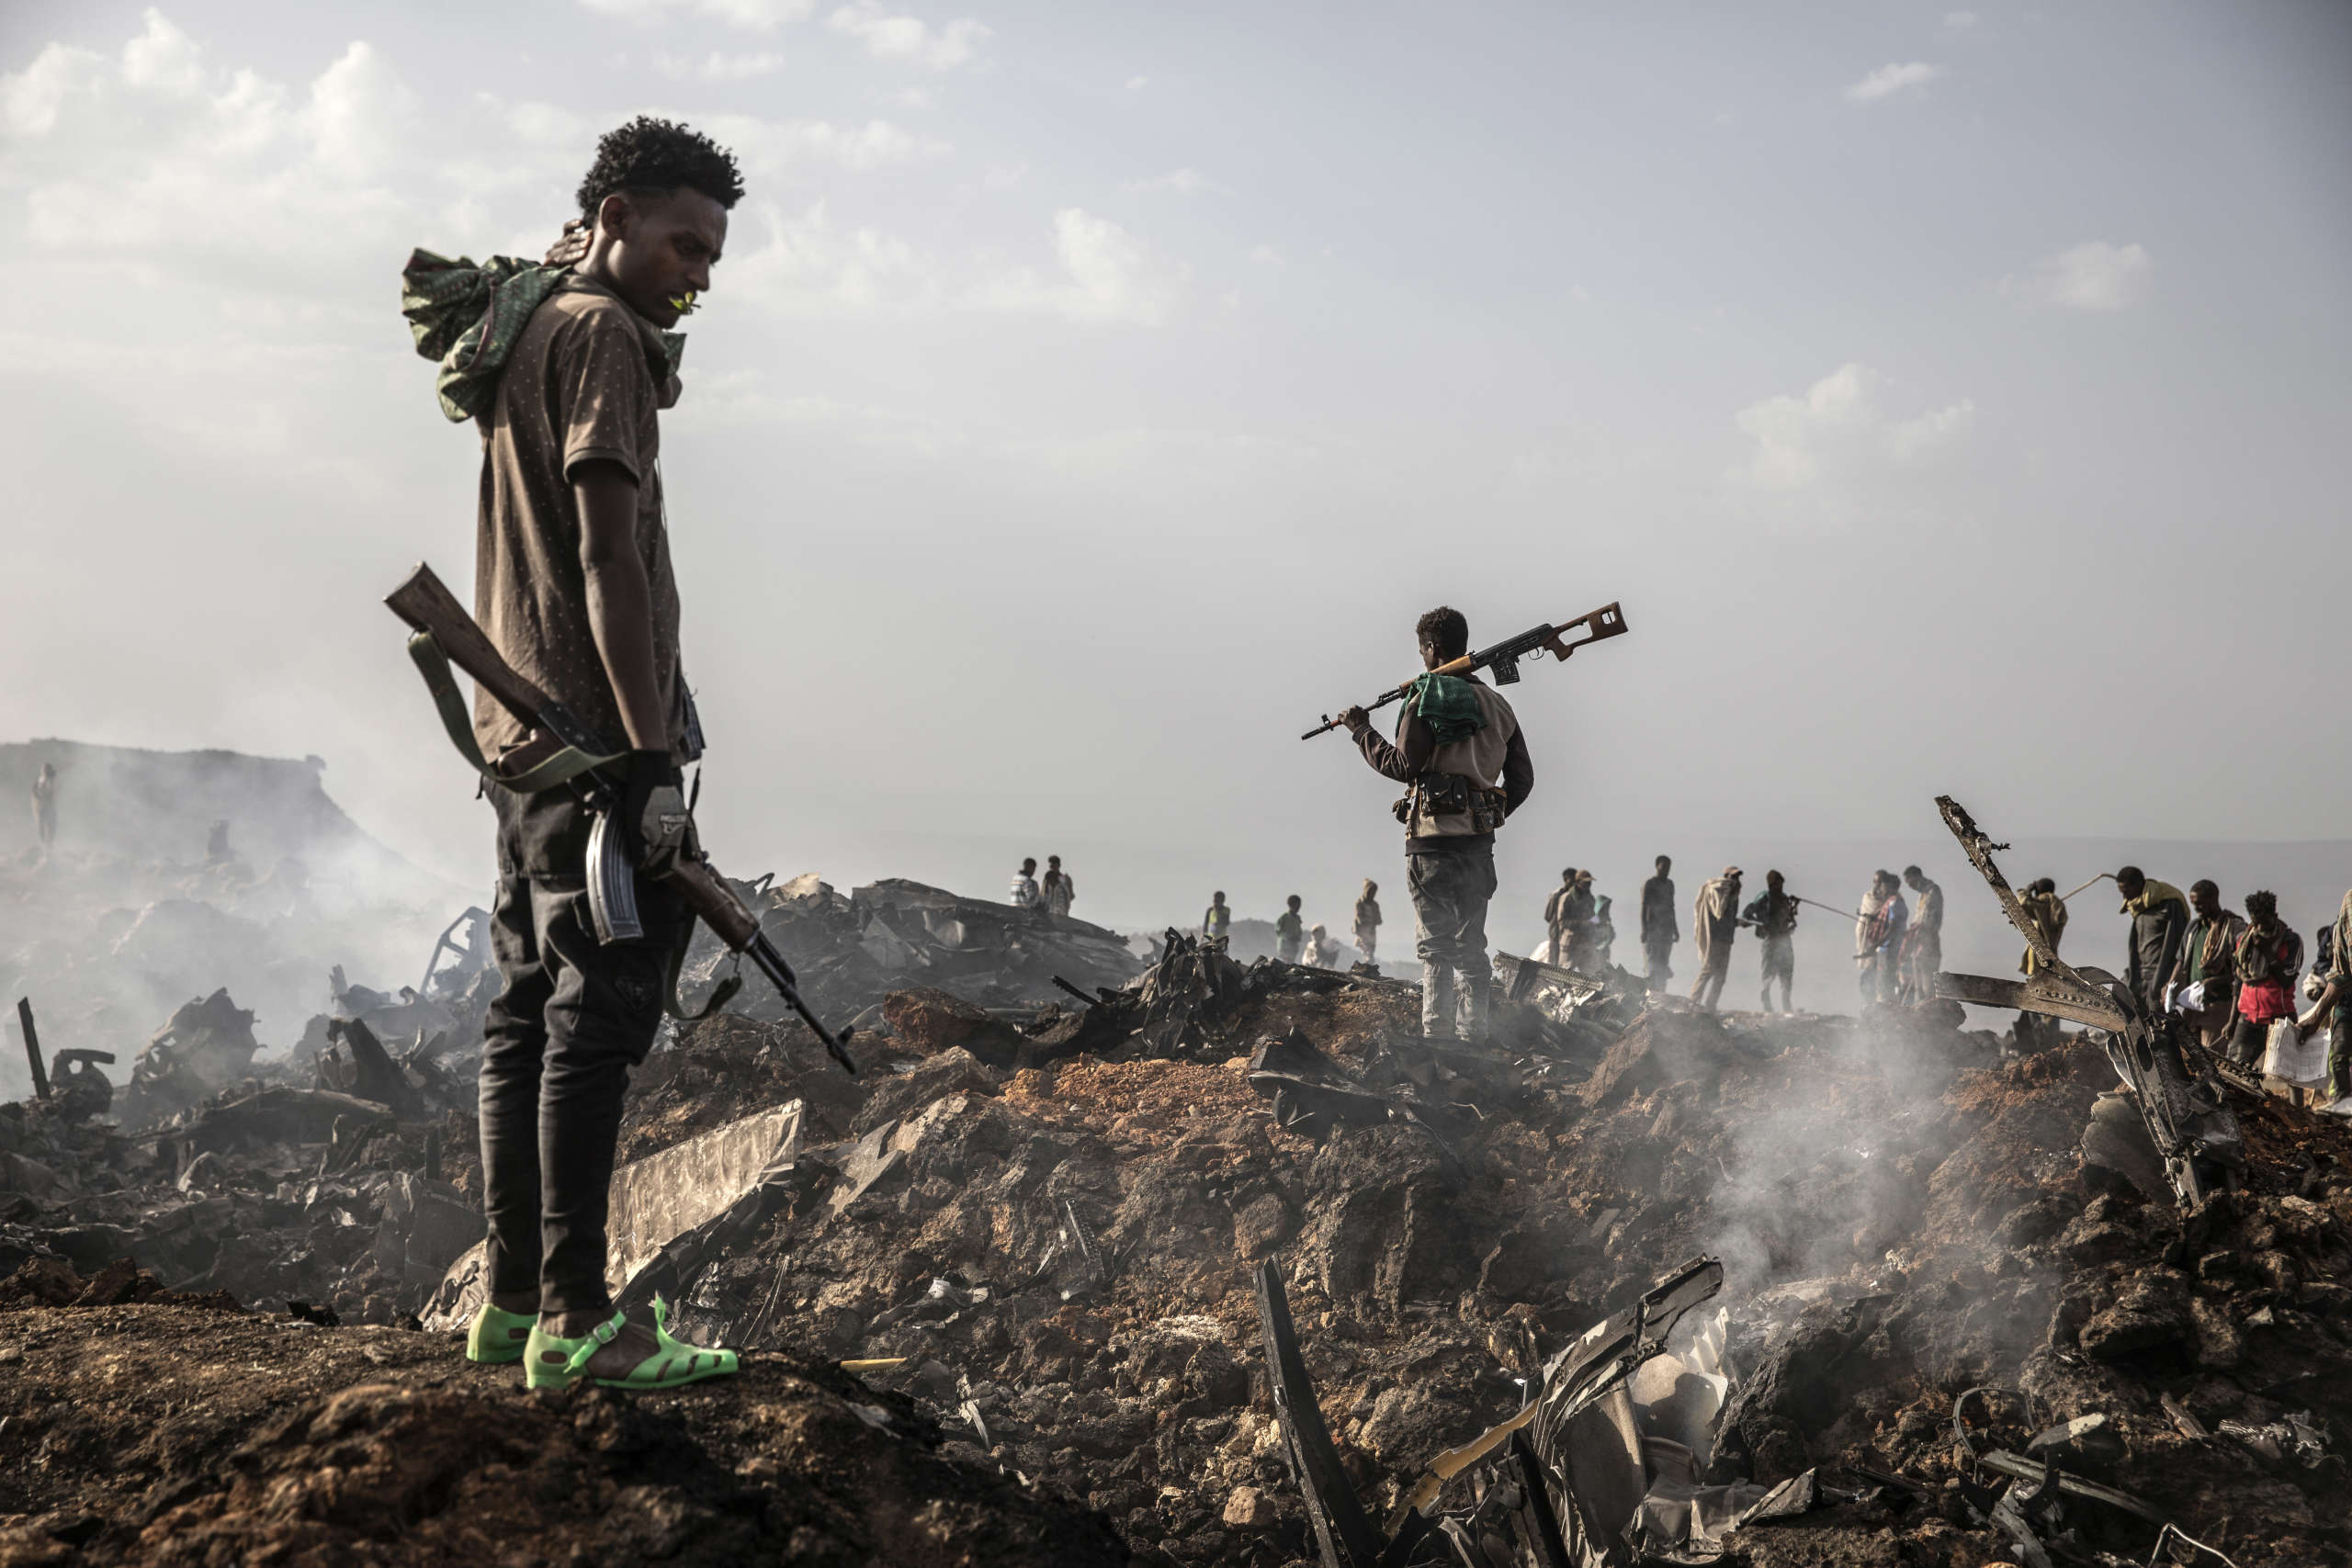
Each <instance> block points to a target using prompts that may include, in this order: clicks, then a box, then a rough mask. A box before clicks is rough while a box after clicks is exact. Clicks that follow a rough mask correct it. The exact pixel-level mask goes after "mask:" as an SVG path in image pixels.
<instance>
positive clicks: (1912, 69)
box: [1846, 60, 1944, 104]
mask: <svg viewBox="0 0 2352 1568" xmlns="http://www.w3.org/2000/svg"><path fill="white" fill-rule="evenodd" d="M1943 73H1944V68H1943V67H1942V66H1940V65H1929V64H1928V63H1926V62H1923V61H1917V60H1914V61H1912V62H1909V63H1907V64H1903V65H1882V66H1880V67H1879V68H1878V69H1877V70H1875V71H1873V72H1871V73H1870V74H1869V75H1867V76H1865V77H1863V78H1862V79H1861V80H1860V81H1859V82H1857V83H1855V84H1854V85H1852V86H1850V87H1849V88H1847V89H1846V96H1847V97H1848V98H1849V99H1851V100H1852V101H1853V102H1855V103H1858V104H1874V103H1877V102H1878V101H1879V100H1880V99H1882V98H1891V97H1893V96H1894V95H1895V94H1897V93H1902V92H1908V91H1909V90H1910V89H1912V88H1914V87H1924V86H1926V85H1928V83H1930V82H1932V81H1934V80H1935V79H1936V78H1937V77H1939V76H1940V75H1942V74H1943Z"/></svg>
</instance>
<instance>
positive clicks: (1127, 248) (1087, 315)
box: [1046, 207, 1182, 325]
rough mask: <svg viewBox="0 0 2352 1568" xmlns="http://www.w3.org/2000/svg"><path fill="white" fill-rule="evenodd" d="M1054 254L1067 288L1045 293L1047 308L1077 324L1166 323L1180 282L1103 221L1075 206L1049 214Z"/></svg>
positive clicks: (1138, 244)
mask: <svg viewBox="0 0 2352 1568" xmlns="http://www.w3.org/2000/svg"><path fill="white" fill-rule="evenodd" d="M1054 254H1055V255H1056V256H1057V258H1058V259H1059V260H1060V262H1061V265H1062V271H1063V273H1064V275H1065V277H1066V278H1067V285H1066V286H1064V287H1059V288H1054V289H1050V290H1048V291H1047V296H1046V298H1047V299H1048V301H1049V303H1050V305H1051V308H1053V309H1055V310H1058V311H1060V312H1061V313H1062V314H1064V315H1068V316H1071V317H1074V318H1076V319H1078V320H1080V321H1136V322H1141V323H1144V324H1146V325H1150V324H1156V323H1158V322H1159V321H1164V320H1166V318H1167V315H1168V312H1169V310H1170V308H1171V307H1172V306H1173V305H1174V304H1175V299H1176V291H1177V289H1178V288H1179V287H1180V286H1181V285H1182V270H1181V269H1177V268H1170V267H1169V266H1168V265H1165V264H1163V263H1161V262H1160V261H1159V259H1158V258H1157V257H1155V256H1153V255H1152V254H1151V253H1150V252H1149V251H1148V249H1146V248H1145V246H1144V245H1143V243H1141V242H1140V241H1138V240H1136V237H1135V236H1134V235H1132V234H1130V233H1128V232H1127V231H1125V229H1122V228H1120V227H1119V226H1118V225H1117V224H1116V223H1114V222H1112V221H1111V220H1109V219H1107V218H1096V217H1092V216H1091V215H1090V214H1088V213H1087V212H1086V211H1084V210H1083V209H1080V208H1075V207H1065V208H1063V209H1061V210H1060V211H1059V212H1057V213H1055V214H1054Z"/></svg>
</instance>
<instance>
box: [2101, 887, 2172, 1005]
mask: <svg viewBox="0 0 2352 1568" xmlns="http://www.w3.org/2000/svg"><path fill="white" fill-rule="evenodd" d="M2115 887H2116V891H2117V892H2119V893H2120V894H2122V895H2123V908H2121V909H2120V910H2119V911H2118V913H2120V914H2125V915H2129V916H2131V938H2130V951H2129V952H2128V953H2125V955H2124V964H2123V983H2124V985H2126V986H2127V987H2130V988H2131V994H2132V995H2133V996H2135V997H2138V998H2140V1005H2141V1006H2142V1007H2143V1008H2145V1009H2147V1010H2148V1011H2149V1013H2151V1014H2152V1015H2153V1014H2155V1013H2160V1012H2162V1011H2164V1010H2165V981H2167V980H2169V979H2171V978H2172V972H2173V968H2174V966H2175V965H2176V964H2178V963H2179V962H2180V943H2181V938H2182V937H2183V936H2184V935H2185V934H2186V933H2187V932H2188V899H2187V898H2185V897H2182V896H2181V892H2180V889H2179V888H2177V887H2175V886H2173V885H2172V884H2171V883H2169V882H2159V881H2157V880H2156V879H2155V878H2154V877H2153V876H2150V875H2148V874H2146V873H2145V872H2143V871H2142V870H2141V869H2140V868H2139V867H2138V866H2136V865H2127V866H2125V867H2124V868H2123V869H2122V870H2121V871H2119V872H2117V873H2116V874H2115Z"/></svg>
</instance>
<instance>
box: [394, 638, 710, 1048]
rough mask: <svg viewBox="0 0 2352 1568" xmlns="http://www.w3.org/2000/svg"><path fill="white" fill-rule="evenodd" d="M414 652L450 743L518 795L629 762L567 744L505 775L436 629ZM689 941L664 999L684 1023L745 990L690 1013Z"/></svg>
mask: <svg viewBox="0 0 2352 1568" xmlns="http://www.w3.org/2000/svg"><path fill="white" fill-rule="evenodd" d="M408 656H409V658H410V660H413V662H414V663H415V665H416V671H417V673H418V674H420V675H422V676H424V689H425V690H426V691H427V692H429V693H431V694H432V696H433V706H434V708H435V710H436V711H437V712H438V713H439V714H440V715H441V728H444V729H446V730H447V731H448V732H449V744H450V745H452V746H455V747H456V748H457V749H458V756H460V757H463V758H464V759H465V760H466V765H467V766H468V767H469V768H471V769H473V771H474V772H475V773H480V774H481V777H482V780H483V782H484V783H486V784H496V785H497V786H498V787H499V788H500V789H503V790H508V791H511V792H512V793H514V794H515V795H536V794H537V793H538V792H539V791H541V790H543V789H557V788H560V787H561V786H562V785H564V784H570V783H571V781H572V780H574V779H576V778H578V777H580V776H581V775H582V773H589V772H591V771H592V770H594V769H597V768H609V767H612V766H614V765H616V764H618V763H625V762H627V761H628V752H626V751H616V752H614V753H613V754H612V755H611V756H609V757H592V756H590V755H589V754H588V753H587V752H585V751H582V750H580V748H579V747H577V746H566V747H564V748H563V749H562V750H560V751H557V752H556V753H555V754H554V755H552V756H550V757H548V758H546V759H545V760H544V761H539V762H537V763H536V764H534V765H533V766H531V767H529V768H526V769H525V770H524V771H523V772H521V773H515V774H512V775H509V774H506V773H500V772H499V771H498V770H497V769H496V768H494V767H492V766H491V764H490V762H489V761H488V760H487V759H485V758H484V757H483V756H482V754H481V743H480V742H478V741H477V740H475V739H474V721H473V716H472V715H471V714H469V713H468V712H467V711H466V699H465V694H463V693H462V692H460V691H458V681H457V677H456V676H454V675H453V674H451V673H450V671H449V656H448V655H447V654H446V653H444V652H442V651H441V644H440V643H439V641H437V640H436V639H435V637H434V636H433V634H432V633H431V632H418V633H417V634H416V635H415V636H414V637H410V638H409V639H408ZM694 919H695V916H694V913H693V912H692V911H691V910H689V911H688V912H687V915H686V921H687V934H688V937H689V939H691V937H692V934H693V929H694ZM687 945H688V944H687V943H686V942H680V943H679V944H678V946H677V948H676V950H675V951H674V952H673V953H672V954H671V955H670V977H669V985H668V991H669V994H668V995H667V996H666V997H664V998H662V1011H664V1012H666V1013H668V1014H669V1015H670V1016H671V1017H672V1018H674V1019H676V1020H677V1021H679V1022H681V1023H695V1022H699V1021H701V1020H703V1019H706V1018H708V1017H709V1016H710V1015H711V1014H712V1013H715V1012H717V1011H718V1010H719V1009H721V1008H723V1007H725V1006H726V1005H727V1004H728V1003H729V1002H730V1001H732V1000H733V999H734V998H735V993H736V992H738V991H740V990H741V989H742V988H743V976H741V975H729V976H727V978H726V979H724V980H721V981H720V982H719V983H718V987H717V988H716V989H714V990H713V991H712V992H711V993H710V999H709V1000H707V1001H706V1002H704V1003H703V1005H702V1007H701V1008H700V1009H699V1010H696V1011H694V1012H688V1011H686V1010H685V1007H684V1004H683V1003H681V1002H680V1001H679V999H678V978H679V975H680V973H681V972H682V971H683V970H684V967H685V963H686V947H687Z"/></svg>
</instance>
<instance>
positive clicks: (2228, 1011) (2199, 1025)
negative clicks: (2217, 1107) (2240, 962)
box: [2165, 878, 2245, 1051]
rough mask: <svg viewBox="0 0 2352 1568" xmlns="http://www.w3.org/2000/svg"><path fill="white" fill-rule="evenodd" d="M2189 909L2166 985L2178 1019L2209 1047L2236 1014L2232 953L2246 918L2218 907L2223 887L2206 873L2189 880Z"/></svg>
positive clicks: (2223, 1037)
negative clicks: (2176, 955)
mask: <svg viewBox="0 0 2352 1568" xmlns="http://www.w3.org/2000/svg"><path fill="white" fill-rule="evenodd" d="M2188 908H2189V912H2190V913H2191V914H2192V915H2194V916H2195V917H2196V918H2195V919H2192V920H2190V921H2189V922H2188V932H2187V934H2186V935H2185V936H2184V937H2183V938H2182V939H2181V943H2180V957H2179V958H2178V959H2177V961H2176V962H2175V963H2174V964H2173V970H2172V974H2171V976H2170V977H2169V978H2168V980H2167V983H2166V987H2165V988H2166V989H2167V990H2169V991H2171V992H2172V996H2173V1005H2174V1006H2175V1007H2177V1008H2178V1009H2179V1010H2180V1016H2181V1018H2182V1020H2183V1021H2186V1022H2187V1023H2188V1026H2189V1028H2190V1029H2191V1030H2193V1031H2194V1032H2196V1035H2197V1043H2199V1045H2202V1046H2204V1047H2205V1049H2207V1050H2208V1051H2214V1050H2219V1049H2220V1048H2221V1046H2222V1042H2223V1041H2225V1040H2227V1039H2228V1038H2229V1036H2230V1032H2231V1029H2232V1027H2233V1024H2234V1021H2235V1020H2236V1018H2237V1012H2238V977H2237V969H2236V964H2235V960H2234V954H2235V953H2237V948H2238V938H2239V937H2241V936H2244V935H2245V917H2243V916H2241V915H2238V914H2236V913H2235V912H2233V911H2232V910H2231V909H2229V908H2224V907H2223V905H2222V889H2221V888H2220V887H2219V886H2217V885H2216V884H2214V883H2213V882H2212V881H2211V879H2210V878H2209V879H2207V880H2205V881H2201V882H2193V883H2190V884H2189V886H2188Z"/></svg>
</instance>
